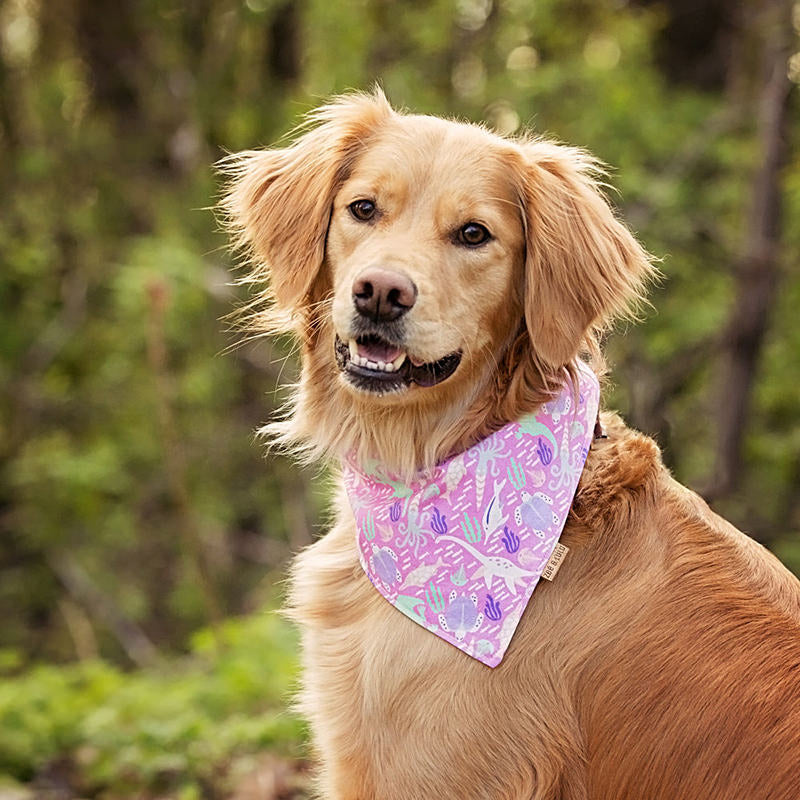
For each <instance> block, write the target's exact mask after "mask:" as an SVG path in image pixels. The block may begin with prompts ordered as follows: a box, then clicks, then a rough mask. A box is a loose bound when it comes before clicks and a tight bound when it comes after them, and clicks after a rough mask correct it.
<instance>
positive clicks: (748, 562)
mask: <svg viewBox="0 0 800 800" xmlns="http://www.w3.org/2000/svg"><path fill="white" fill-rule="evenodd" d="M601 422H602V426H603V429H604V432H605V434H606V436H607V438H605V439H598V440H595V442H594V444H593V446H592V448H591V450H590V452H589V455H588V457H587V460H586V466H585V468H584V472H583V475H582V477H581V482H580V484H579V486H578V490H577V493H576V496H575V501H574V503H573V507H572V511H571V521H572V523H573V524H572V526H571V535H572V537H573V540H574V541H575V542H576V543H577V544H578V546H581V545H586V546H592V547H593V548H596V549H597V550H603V549H610V550H618V551H619V554H620V555H619V557H621V558H626V557H631V556H632V555H633V553H634V552H635V551H638V552H637V553H636V555H637V556H638V555H640V554H641V552H642V550H644V551H645V552H646V554H647V559H648V560H649V561H650V563H651V564H658V565H660V569H661V571H662V573H663V574H664V575H665V576H668V578H669V580H670V581H677V582H680V583H681V584H682V585H684V586H686V587H687V591H695V590H698V589H705V590H707V591H709V592H710V591H713V592H715V593H716V595H717V597H719V596H720V594H719V593H720V592H722V593H723V594H724V595H725V596H727V597H728V598H729V599H730V600H731V601H733V600H734V598H738V599H739V600H740V601H742V602H743V603H745V604H747V605H750V606H752V603H753V601H754V600H756V599H758V598H760V599H761V600H763V601H764V602H765V603H766V604H767V605H768V606H770V607H772V608H773V609H774V611H775V612H776V613H779V614H781V615H783V614H786V615H787V617H788V618H790V619H792V620H794V622H795V623H796V624H797V625H800V582H799V581H798V580H797V578H796V577H795V576H794V575H792V574H791V573H790V572H789V570H787V569H786V568H785V567H784V566H783V565H782V564H781V563H780V561H778V559H777V558H775V556H773V555H772V554H771V553H770V552H769V551H768V550H767V549H766V548H765V547H763V546H762V545H761V544H759V543H758V542H756V541H755V540H754V539H752V538H750V537H749V536H747V535H746V534H745V533H743V532H742V531H740V530H738V529H737V528H736V527H734V526H733V525H732V524H731V523H730V522H728V521H727V520H725V519H724V518H722V517H720V516H719V515H718V514H716V513H714V511H712V509H711V508H709V506H708V504H707V503H706V502H705V501H704V500H703V499H702V498H701V497H700V496H699V495H697V494H696V493H695V492H693V491H691V490H690V489H688V488H687V487H685V486H683V485H682V484H680V483H679V482H678V481H676V480H675V479H674V478H673V477H672V475H671V474H670V472H669V470H668V469H667V468H666V466H665V465H664V463H663V461H662V458H661V451H660V449H659V447H658V445H657V444H656V442H655V441H654V440H653V439H652V438H650V437H649V436H646V435H644V434H642V433H639V432H638V431H635V430H633V429H631V428H629V427H627V426H626V425H625V423H624V422H623V421H622V419H621V418H620V417H619V416H618V415H616V414H611V413H603V414H602V415H601ZM590 543H591V544H590ZM626 554H627V555H626ZM635 560H637V561H638V558H636V559H635Z"/></svg>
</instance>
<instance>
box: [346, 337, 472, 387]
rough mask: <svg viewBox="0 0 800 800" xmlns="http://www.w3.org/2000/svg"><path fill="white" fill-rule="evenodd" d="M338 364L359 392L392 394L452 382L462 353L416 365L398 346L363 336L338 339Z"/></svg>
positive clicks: (381, 338) (381, 339) (386, 340)
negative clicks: (447, 380)
mask: <svg viewBox="0 0 800 800" xmlns="http://www.w3.org/2000/svg"><path fill="white" fill-rule="evenodd" d="M334 349H335V353H336V363H337V365H338V367H339V369H340V370H341V371H342V372H343V373H344V376H345V377H346V379H347V380H348V381H349V382H350V383H351V384H352V385H353V386H355V387H356V388H358V389H361V390H363V391H367V392H374V393H376V394H389V393H394V392H401V391H404V390H406V389H408V388H409V387H410V386H411V384H416V385H417V386H425V387H429V386H436V384H438V383H441V382H442V381H444V380H446V379H447V378H449V377H450V376H451V375H452V374H453V373H454V372H455V371H456V369H457V368H458V365H459V364H460V363H461V355H462V353H461V351H460V350H458V351H456V352H454V353H450V354H449V355H446V356H444V357H443V358H440V359H439V360H438V361H431V362H428V363H425V364H417V363H415V362H414V359H413V358H412V357H410V356H409V355H408V353H407V352H406V351H405V350H404V349H403V348H402V347H401V346H400V345H399V344H396V343H394V342H392V341H389V340H388V339H385V338H384V337H382V336H381V335H380V334H377V333H362V334H361V335H360V336H357V337H356V338H355V339H350V340H349V341H347V342H345V341H344V340H343V339H341V338H340V337H339V336H338V335H337V337H336V343H335V346H334Z"/></svg>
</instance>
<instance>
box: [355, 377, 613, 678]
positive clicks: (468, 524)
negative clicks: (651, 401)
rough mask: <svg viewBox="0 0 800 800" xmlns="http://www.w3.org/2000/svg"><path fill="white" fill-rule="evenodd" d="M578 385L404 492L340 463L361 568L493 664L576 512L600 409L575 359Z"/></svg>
mask: <svg viewBox="0 0 800 800" xmlns="http://www.w3.org/2000/svg"><path fill="white" fill-rule="evenodd" d="M576 374H577V376H578V387H577V402H576V398H575V394H576V393H575V392H573V388H572V386H571V385H568V386H566V387H565V388H564V390H563V391H562V392H561V394H560V395H559V396H558V397H556V398H555V399H554V400H552V401H550V402H549V403H547V404H545V405H543V406H542V407H541V409H540V410H539V412H538V413H536V414H531V415H530V416H527V417H523V418H522V419H521V420H520V421H519V422H513V423H510V424H508V425H506V426H505V427H503V428H501V429H500V430H499V431H497V432H496V433H493V434H492V435H491V436H488V437H487V438H486V439H484V440H483V441H481V442H479V443H478V444H476V445H474V446H473V447H470V448H469V449H468V450H466V451H464V452H463V453H460V454H459V455H457V456H454V457H453V458H451V459H448V460H447V461H445V462H443V463H442V464H439V465H438V466H437V467H435V468H434V470H433V471H432V472H431V473H430V474H426V475H424V476H421V477H419V478H418V479H415V480H414V481H412V482H411V483H410V484H405V483H403V482H401V481H398V480H395V479H394V478H393V477H392V476H390V475H387V474H386V473H385V472H384V471H383V470H381V469H380V467H379V466H378V465H375V464H369V465H367V466H368V469H367V470H366V472H364V471H361V470H360V469H358V468H357V466H356V465H355V464H353V463H351V462H350V461H346V462H345V463H344V465H343V466H344V482H345V486H346V488H347V494H348V497H349V499H350V505H351V506H352V508H353V514H354V516H355V519H356V526H357V529H358V548H359V558H360V561H361V566H362V567H363V568H364V572H366V573H367V577H369V579H370V581H371V582H372V584H373V586H374V587H375V588H376V589H377V590H378V591H379V592H380V593H381V594H382V595H383V596H384V597H385V598H386V599H387V600H388V601H389V602H390V603H391V604H392V605H393V606H395V608H397V609H398V610H399V611H402V612H403V613H404V614H405V615H406V616H408V617H410V618H411V619H412V620H413V621H414V622H416V623H417V624H419V625H422V626H423V627H424V628H427V629H428V630H429V631H430V632H431V633H434V634H436V636H439V637H441V638H442V639H444V640H445V641H446V642H450V644H452V645H455V646H456V647H458V648H459V649H460V650H463V651H464V652H465V653H467V655H470V656H472V657H473V658H476V659H478V660H479V661H482V662H483V663H484V664H486V665H487V666H490V667H496V666H497V665H498V664H499V663H500V661H501V660H502V658H503V655H504V654H505V651H506V648H507V647H508V644H509V642H510V641H511V637H512V636H513V635H514V631H515V629H516V627H517V624H518V623H519V620H520V617H521V616H522V612H523V611H524V610H525V607H526V606H527V604H528V601H529V600H530V597H531V595H532V594H533V590H534V588H535V587H536V584H537V582H538V580H539V578H540V577H541V575H542V572H543V571H544V569H545V567H546V565H547V563H548V561H549V559H550V557H551V555H553V550H554V549H555V547H556V545H557V544H558V538H559V536H560V535H561V531H562V529H563V527H564V524H565V522H566V519H567V515H568V514H569V510H570V506H571V505H572V499H573V497H574V495H575V490H576V489H577V486H578V481H579V479H580V476H581V472H582V470H583V465H584V462H585V461H586V456H587V454H588V452H589V446H590V445H591V442H592V436H593V431H594V423H595V419H596V417H597V408H598V403H599V394H600V390H599V386H598V382H597V378H596V377H595V375H594V373H593V372H592V371H591V370H590V369H589V367H588V366H586V365H585V364H583V363H582V362H579V363H578V364H577V369H576Z"/></svg>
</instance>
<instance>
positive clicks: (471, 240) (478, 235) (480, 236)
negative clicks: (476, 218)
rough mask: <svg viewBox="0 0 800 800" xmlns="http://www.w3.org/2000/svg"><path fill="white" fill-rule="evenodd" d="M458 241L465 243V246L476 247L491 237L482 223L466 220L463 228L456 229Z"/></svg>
mask: <svg viewBox="0 0 800 800" xmlns="http://www.w3.org/2000/svg"><path fill="white" fill-rule="evenodd" d="M457 238H458V241H459V242H460V243H461V244H465V245H466V246H467V247H477V246H478V245H480V244H483V243H484V242H487V241H489V239H491V238H492V234H491V233H489V231H488V230H486V228H484V226H483V225H481V224H479V223H477V222H468V223H467V224H466V225H465V226H464V227H463V228H461V229H459V231H458V236H457Z"/></svg>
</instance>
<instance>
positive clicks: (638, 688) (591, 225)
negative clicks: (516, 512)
mask: <svg viewBox="0 0 800 800" xmlns="http://www.w3.org/2000/svg"><path fill="white" fill-rule="evenodd" d="M225 169H226V170H227V172H228V174H229V176H230V183H229V186H228V189H227V192H226V195H225V198H224V200H223V209H224V212H225V213H226V215H227V220H228V222H229V224H230V227H231V229H232V230H233V232H234V236H235V239H236V244H237V245H238V246H239V247H241V248H244V250H245V251H246V253H247V255H248V258H249V260H250V261H251V262H252V263H253V268H252V272H251V276H250V279H251V280H252V281H254V282H256V283H258V284H259V285H260V288H261V291H262V292H264V294H263V295H260V297H262V296H265V297H268V299H269V307H268V308H266V309H264V308H261V307H260V306H258V305H256V306H254V307H253V308H252V309H251V322H254V323H256V324H257V325H259V326H261V327H262V328H263V329H269V330H280V331H287V330H288V331H291V332H293V333H294V334H295V335H296V336H297V337H298V338H299V341H300V343H301V346H302V373H301V377H300V381H299V384H298V386H297V388H296V393H295V396H294V398H293V401H292V406H291V408H290V410H289V413H288V416H287V418H286V419H285V420H284V421H282V422H280V423H278V424H277V425H274V426H271V428H270V431H271V432H272V433H273V434H275V435H276V436H277V438H278V440H279V441H280V442H282V443H283V444H285V445H287V446H289V445H291V446H292V447H295V448H300V449H301V450H303V451H304V452H305V456H306V457H307V458H309V459H318V458H320V457H324V456H327V457H333V458H337V457H340V456H342V455H343V454H344V453H346V452H355V453H357V454H358V456H359V457H361V458H378V459H380V460H381V461H382V462H383V463H384V464H385V465H386V466H387V468H389V469H390V470H393V471H396V472H399V473H401V474H405V475H408V474H411V473H413V472H415V471H417V470H420V469H425V468H426V467H428V466H430V465H431V464H433V463H435V462H437V461H440V460H442V459H443V458H445V457H447V455H448V454H451V453H453V452H458V451H460V450H462V449H464V448H465V447H468V446H470V445H471V444H473V443H474V442H476V441H478V440H479V439H481V438H482V437H484V436H485V435H487V434H488V433H489V432H491V431H493V430H496V429H497V428H499V427H500V426H502V425H503V424H504V423H506V422H507V421H509V420H512V419H517V418H519V416H521V415H522V414H525V413H528V412H530V411H532V410H535V408H536V407H537V406H538V405H539V404H540V403H541V402H542V401H543V400H544V399H546V398H547V397H548V396H550V394H551V393H552V392H553V391H554V389H556V388H557V387H559V386H560V385H561V382H562V380H563V377H564V373H565V370H568V369H569V364H570V363H572V362H573V361H574V359H575V358H576V357H578V356H579V355H581V354H583V355H584V357H589V358H591V359H592V363H593V364H594V365H595V367H596V369H597V370H598V372H599V371H601V368H602V364H601V360H600V356H599V350H598V347H597V338H598V335H599V333H600V332H601V331H602V329H603V327H604V326H605V325H606V324H607V323H608V322H609V321H610V320H611V319H612V318H614V317H615V316H617V315H619V314H621V313H624V312H625V311H626V309H627V308H628V307H629V304H630V303H631V302H632V301H636V300H637V299H638V298H640V297H641V293H642V290H643V285H644V283H645V282H646V281H647V279H648V278H649V277H650V276H651V275H652V267H651V264H650V260H649V258H648V256H647V254H646V253H645V252H644V251H643V250H642V248H641V247H640V246H639V244H638V243H637V242H636V240H635V239H634V238H633V236H632V235H631V234H630V232H629V231H628V230H627V229H626V228H625V226H624V225H622V223H620V222H619V221H618V220H617V219H616V218H615V217H614V215H613V213H612V211H611V209H610V208H609V206H608V203H607V202H606V200H605V198H604V197H603V195H602V193H601V191H600V185H599V183H598V181H597V176H598V169H597V165H596V164H595V162H594V161H593V160H592V159H591V158H590V157H589V156H588V155H587V154H585V153H583V152H582V151H579V150H576V149H573V148H567V147H563V146H560V145H556V144H553V143H551V142H546V141H542V140H535V139H521V140H516V141H511V140H507V139H503V138H500V137H498V136H495V135H494V134H492V133H490V132H488V131H486V130H483V129H481V128H478V127H476V126H471V125H465V124H462V123H455V122H450V121H444V120H440V119H435V118H431V117H420V116H412V115H405V114H399V113H397V112H395V111H394V110H393V109H392V108H391V107H390V106H389V104H388V103H387V102H386V100H385V98H384V97H383V96H382V95H381V94H380V93H379V92H376V93H375V94H373V95H368V96H367V95H351V96H347V97H344V98H340V99H338V100H336V101H334V102H333V103H331V104H330V105H328V106H326V107H324V108H323V109H321V110H319V111H317V112H316V113H315V114H313V115H312V118H311V128H310V130H308V131H306V132H305V133H303V135H302V136H300V138H299V139H298V140H297V141H296V143H294V144H293V145H291V146H288V147H285V148H283V149H276V150H264V151H252V152H248V153H244V154H240V155H237V156H233V157H231V158H229V159H228V160H227V162H226V164H225ZM364 196H369V197H373V198H375V197H377V202H378V205H379V206H380V208H381V210H382V211H381V215H380V217H379V218H378V220H377V222H376V223H375V224H374V225H371V226H365V225H363V224H362V225H359V224H358V223H355V222H354V221H353V219H352V217H351V216H350V215H349V214H348V210H347V207H348V205H349V204H350V203H351V202H353V200H355V199H357V198H359V197H364ZM470 220H476V221H479V222H481V223H483V224H485V225H486V226H487V227H488V228H489V229H490V230H491V231H492V233H493V237H494V238H493V239H492V241H491V242H490V244H489V245H487V246H485V247H481V248H477V249H473V250H469V249H466V248H463V247H458V246H455V245H454V243H453V240H452V236H451V232H452V231H453V230H454V229H456V228H457V227H458V226H459V225H463V224H465V223H466V222H469V221H470ZM372 264H380V265H387V264H388V265H390V266H391V267H392V268H396V269H398V270H402V271H403V272H404V273H405V274H407V275H409V276H410V277H411V278H412V279H413V281H414V283H415V284H416V285H417V286H418V287H419V299H418V301H417V304H416V305H415V306H414V308H413V309H412V312H410V313H409V314H408V329H407V339H408V349H409V352H413V353H414V354H415V355H416V356H417V357H418V358H419V360H421V361H432V360H436V359H439V358H441V357H442V356H444V355H446V354H447V353H449V352H451V351H453V350H455V349H456V348H460V349H462V350H463V352H464V356H463V360H462V362H461V364H460V366H459V367H458V369H457V370H456V372H455V373H454V374H453V375H452V377H450V378H448V379H447V380H445V381H444V382H442V383H440V384H438V385H436V386H433V387H429V388H420V387H417V386H415V387H412V388H410V389H408V390H406V391H404V392H398V393H396V394H388V395H386V396H378V395H376V394H374V393H368V392H364V391H361V390H357V389H355V388H353V387H352V386H350V385H349V384H348V382H347V381H346V379H345V378H344V377H343V376H342V374H341V373H340V371H339V370H338V368H337V366H336V363H335V360H334V337H335V335H336V334H337V333H338V334H339V335H340V336H342V337H344V336H346V335H347V334H348V326H349V325H350V324H351V322H350V318H351V317H352V314H353V311H352V299H351V287H352V285H353V280H354V277H355V276H357V275H358V274H359V272H360V271H361V270H363V269H364V268H365V267H366V266H370V265H372ZM267 280H268V281H269V289H268V290H264V288H263V284H264V282H266V281H267ZM604 424H605V426H606V430H607V432H608V434H609V436H608V439H605V440H598V441H596V442H595V444H594V446H593V447H592V450H591V452H590V454H589V457H588V460H587V464H586V468H585V470H584V473H583V476H582V478H581V483H580V486H579V489H578V493H577V495H576V499H575V502H574V505H573V508H572V511H571V514H570V517H569V520H568V522H567V525H566V528H565V530H564V533H563V536H562V541H563V542H564V543H565V544H566V545H567V546H568V547H570V553H569V556H568V558H567V559H566V561H565V563H564V565H563V567H562V569H561V571H560V572H559V574H558V577H557V579H556V581H555V582H554V583H552V584H543V585H539V586H538V587H537V589H536V591H535V593H534V596H533V599H532V601H531V603H530V604H529V607H528V608H527V610H526V611H525V614H524V615H523V617H522V620H521V622H520V625H519V627H518V629H517V632H516V634H515V636H514V638H513V640H512V643H511V645H510V647H509V649H508V652H507V654H506V656H505V658H504V660H503V662H502V664H501V665H500V666H498V667H497V668H495V669H494V670H489V669H488V668H487V667H485V666H483V665H482V664H480V663H479V662H477V661H475V660H473V659H471V658H469V657H467V656H466V655H464V654H463V653H462V652H460V651H458V650H457V649H456V648H454V647H452V646H450V645H448V644H446V643H444V642H443V641H441V640H440V639H438V638H437V637H435V636H432V635H431V634H430V633H428V632H427V631H425V630H423V629H422V628H421V627H420V626H418V625H416V624H414V623H413V622H411V621H410V620H409V619H407V618H406V617H404V616H403V615H402V614H399V613H398V612H397V611H396V610H395V609H394V608H392V607H391V606H390V605H389V604H388V603H387V602H386V601H385V600H384V599H383V598H382V597H381V596H380V595H379V594H378V593H376V592H375V590H374V589H373V588H372V586H371V584H370V583H369V581H368V579H367V578H366V576H365V575H364V574H363V572H362V570H361V568H360V566H359V563H358V557H357V550H356V543H355V540H356V534H355V529H354V521H353V517H352V513H351V511H350V509H349V506H348V503H347V500H346V498H345V497H344V494H343V492H342V491H341V490H340V491H339V493H338V496H337V497H336V498H335V503H334V505H335V509H336V522H335V524H334V525H333V528H332V530H331V531H330V532H329V533H327V534H326V535H325V536H324V537H323V538H322V539H321V540H319V541H318V542H316V543H315V544H314V545H312V546H311V547H309V548H308V549H306V550H305V551H304V552H303V553H301V554H300V555H299V556H298V558H297V560H296V562H295V564H294V568H293V571H292V590H291V609H292V614H293V616H294V617H295V618H296V619H297V621H298V622H299V623H300V625H301V626H302V629H303V667H304V678H303V691H302V696H301V701H300V702H301V707H302V710H303V712H304V714H305V715H306V716H307V718H308V719H309V720H310V723H311V729H312V733H313V740H314V744H315V747H316V749H317V752H318V753H319V762H320V789H321V795H322V796H323V797H325V798H330V800H369V799H370V798H380V800H417V799H418V798H419V800H422V799H423V798H425V800H430V798H431V797H438V798H443V799H444V798H459V799H461V798H486V799H487V800H490V799H491V800H494V798H498V800H499V799H500V798H502V799H503V800H517V799H518V800H533V799H534V798H535V800H546V799H547V798H553V799H555V798H562V799H564V800H566V799H567V798H569V799H570V800H578V799H580V798H587V799H588V798H592V800H657V799H658V798H663V799H664V800H667V799H668V800H677V799H678V798H687V800H688V799H691V800H694V799H695V798H704V800H706V799H708V798H748V800H753V798H764V800H766V799H767V798H770V800H789V798H796V797H797V796H798V794H800V791H799V790H798V779H797V775H796V769H797V762H798V757H800V703H798V700H800V636H798V634H800V584H798V581H797V580H796V579H795V578H794V577H793V576H792V575H791V574H790V573H789V572H788V571H787V570H785V569H784V568H783V567H782V566H781V565H780V564H779V562H777V560H775V559H774V558H773V557H772V556H771V555H770V554H769V553H768V552H767V551H765V550H764V549H763V548H762V547H761V546H760V545H758V544H756V543H755V542H753V541H752V540H750V539H748V538H747V537H746V536H744V535H743V534H741V533H740V532H738V531H737V530H735V529H734V528H733V527H732V526H730V525H729V524H728V523H726V522H725V521H724V520H722V519H720V518H719V517H717V516H716V515H714V514H713V513H712V512H711V511H710V510H709V509H708V507H707V506H706V505H705V504H704V503H703V501H702V500H700V499H699V498H698V497H697V496H696V495H694V494H693V493H691V492H690V491H688V490H687V489H685V488H683V487H682V486H680V485H679V484H677V483H676V482H675V481H674V480H672V478H671V477H670V475H669V473H668V472H667V470H666V469H665V468H664V467H663V465H662V464H661V461H660V456H659V452H658V449H657V447H656V445H655V444H654V443H653V442H652V441H651V440H649V439H647V438H646V437H644V436H642V435H640V434H638V433H635V432H633V431H630V430H628V429H627V428H626V427H625V426H624V424H623V423H622V422H621V421H620V420H619V419H618V418H617V417H614V416H611V415H605V416H604Z"/></svg>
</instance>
